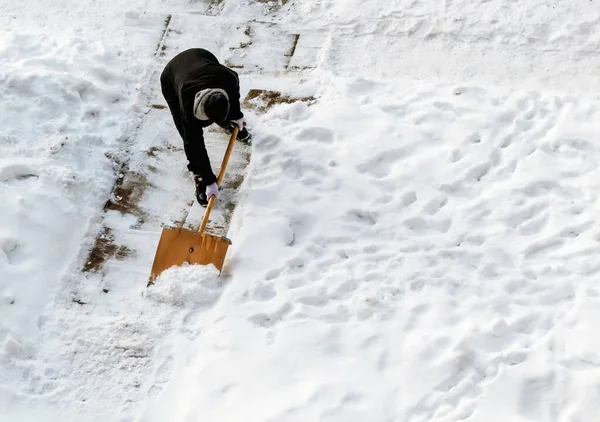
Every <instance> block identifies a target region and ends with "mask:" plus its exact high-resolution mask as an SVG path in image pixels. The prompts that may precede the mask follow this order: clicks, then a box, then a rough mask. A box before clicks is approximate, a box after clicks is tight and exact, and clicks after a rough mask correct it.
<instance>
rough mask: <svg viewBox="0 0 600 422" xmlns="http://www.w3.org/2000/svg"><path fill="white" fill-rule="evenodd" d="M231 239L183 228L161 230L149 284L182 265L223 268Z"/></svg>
mask: <svg viewBox="0 0 600 422" xmlns="http://www.w3.org/2000/svg"><path fill="white" fill-rule="evenodd" d="M229 245H231V240H229V239H227V238H226V237H220V236H213V235H210V234H208V233H200V232H197V231H192V230H187V229H183V228H163V231H162V234H161V236H160V241H159V242H158V247H157V249H156V256H155V257H154V263H153V264H152V273H151V275H150V283H152V282H153V281H154V280H155V279H156V278H157V277H158V276H159V275H160V273H162V272H163V271H164V270H166V269H168V268H171V267H173V266H181V265H183V264H184V263H188V264H192V265H193V264H199V265H209V264H213V265H214V266H215V267H217V269H218V270H219V272H220V271H221V270H222V269H223V262H225V255H227V249H228V248H229Z"/></svg>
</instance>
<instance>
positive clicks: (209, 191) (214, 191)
mask: <svg viewBox="0 0 600 422" xmlns="http://www.w3.org/2000/svg"><path fill="white" fill-rule="evenodd" d="M213 195H214V196H215V200H216V199H217V198H218V196H219V187H218V186H217V182H215V183H213V184H212V185H208V186H207V187H206V199H210V197H211V196H213Z"/></svg>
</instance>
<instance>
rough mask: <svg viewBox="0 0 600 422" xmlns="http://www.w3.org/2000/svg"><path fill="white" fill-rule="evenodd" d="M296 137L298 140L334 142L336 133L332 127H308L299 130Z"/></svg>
mask: <svg viewBox="0 0 600 422" xmlns="http://www.w3.org/2000/svg"><path fill="white" fill-rule="evenodd" d="M296 139H297V140H298V141H314V142H318V143H325V144H330V143H332V142H333V139H334V133H333V131H332V130H331V129H328V128H325V127H308V128H304V129H302V130H301V131H300V132H298V133H297V134H296Z"/></svg>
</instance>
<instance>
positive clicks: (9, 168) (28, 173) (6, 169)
mask: <svg viewBox="0 0 600 422" xmlns="http://www.w3.org/2000/svg"><path fill="white" fill-rule="evenodd" d="M31 177H39V173H38V172H37V171H36V170H35V169H34V168H33V167H31V166H28V165H26V164H8V165H5V166H2V167H0V182H6V181H9V180H23V179H29V178H31Z"/></svg>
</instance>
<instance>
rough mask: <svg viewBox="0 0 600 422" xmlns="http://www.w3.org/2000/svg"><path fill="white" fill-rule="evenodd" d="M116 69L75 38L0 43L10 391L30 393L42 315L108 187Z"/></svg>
mask: <svg viewBox="0 0 600 422" xmlns="http://www.w3.org/2000/svg"><path fill="white" fill-rule="evenodd" d="M124 65H125V64H124V63H123V62H121V61H120V59H119V57H118V54H117V52H113V51H107V50H106V49H105V48H104V46H103V45H102V44H101V43H99V42H96V41H94V40H93V39H89V38H86V37H85V36H83V35H82V34H80V33H77V32H70V33H63V34H57V35H56V36H48V35H47V34H40V33H34V32H31V33H25V32H20V33H2V34H0V149H1V150H2V157H0V197H1V198H2V201H0V216H1V218H0V313H1V314H2V318H1V319H0V345H3V347H2V348H1V349H0V384H1V385H8V386H10V389H11V390H12V391H19V390H20V388H21V386H22V385H32V381H33V380H32V379H31V377H33V376H34V375H33V374H32V370H31V367H30V364H29V363H27V362H30V360H31V359H34V358H35V355H36V352H37V350H36V348H37V346H39V341H40V329H41V328H43V325H44V321H45V320H46V318H45V317H44V316H43V314H44V311H45V307H46V306H47V305H48V304H49V303H50V302H51V301H52V298H53V295H55V294H56V292H57V291H59V290H60V288H61V287H62V286H61V285H62V282H63V278H64V275H65V272H66V271H67V270H68V269H69V266H70V265H73V264H74V263H75V262H76V261H75V260H76V259H77V258H78V256H79V254H80V250H81V245H82V242H83V241H84V240H85V235H86V231H87V230H88V225H89V223H90V222H91V221H92V220H93V218H94V217H96V216H97V215H98V214H99V213H100V212H101V210H102V205H103V203H104V202H105V201H106V198H107V195H108V193H109V192H110V189H111V187H112V184H113V182H114V163H113V161H112V160H111V159H110V157H111V154H114V153H115V152H117V151H118V150H119V149H120V148H122V147H123V143H124V141H125V138H124V137H123V134H124V133H125V132H126V130H127V125H128V124H129V118H130V117H131V107H132V104H133V96H132V94H133V93H134V92H133V86H132V85H131V84H132V79H131V77H129V76H128V75H127V74H126V72H124ZM23 381H25V384H22V383H23ZM40 388H41V390H44V388H45V387H40Z"/></svg>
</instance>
